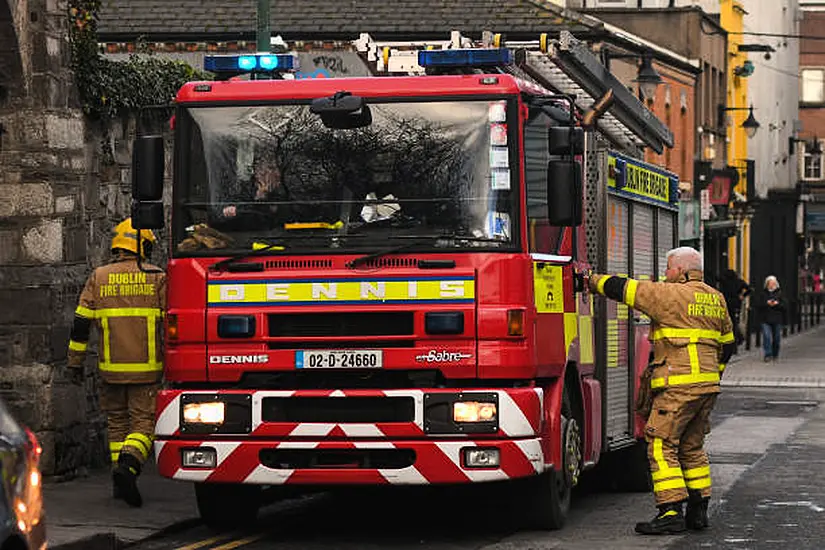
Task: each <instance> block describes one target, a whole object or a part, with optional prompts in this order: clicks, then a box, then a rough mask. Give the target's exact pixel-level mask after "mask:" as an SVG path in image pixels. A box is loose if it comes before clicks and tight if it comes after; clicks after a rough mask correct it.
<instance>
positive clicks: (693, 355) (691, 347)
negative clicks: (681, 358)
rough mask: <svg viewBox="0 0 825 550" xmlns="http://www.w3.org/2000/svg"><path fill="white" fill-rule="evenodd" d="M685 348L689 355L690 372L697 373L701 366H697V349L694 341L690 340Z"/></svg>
mask: <svg viewBox="0 0 825 550" xmlns="http://www.w3.org/2000/svg"><path fill="white" fill-rule="evenodd" d="M687 349H688V357H690V374H699V373H700V372H701V371H702V368H701V367H700V366H699V350H697V349H696V342H694V341H691V342H690V344H688V346H687Z"/></svg>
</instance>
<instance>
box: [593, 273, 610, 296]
mask: <svg viewBox="0 0 825 550" xmlns="http://www.w3.org/2000/svg"><path fill="white" fill-rule="evenodd" d="M609 278H610V277H609V276H607V275H605V276H603V277H602V278H601V279H599V282H598V283H596V292H598V293H599V294H602V295H604V284H605V283H606V282H607V280H608V279H609Z"/></svg>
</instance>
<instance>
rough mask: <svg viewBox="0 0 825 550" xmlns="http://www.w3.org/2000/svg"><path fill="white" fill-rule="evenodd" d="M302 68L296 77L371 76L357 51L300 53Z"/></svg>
mask: <svg viewBox="0 0 825 550" xmlns="http://www.w3.org/2000/svg"><path fill="white" fill-rule="evenodd" d="M298 58H299V60H300V65H299V67H300V70H299V71H298V72H296V73H295V78H296V79H305V78H346V77H357V76H369V72H368V71H367V67H366V66H365V65H364V62H363V61H362V60H361V58H360V57H359V56H358V54H357V53H355V52H303V53H299V54H298Z"/></svg>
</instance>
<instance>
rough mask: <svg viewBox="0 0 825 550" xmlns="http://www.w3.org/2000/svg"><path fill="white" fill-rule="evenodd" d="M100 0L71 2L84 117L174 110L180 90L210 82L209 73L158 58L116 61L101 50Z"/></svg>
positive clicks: (73, 52) (73, 61) (76, 73)
mask: <svg viewBox="0 0 825 550" xmlns="http://www.w3.org/2000/svg"><path fill="white" fill-rule="evenodd" d="M99 10H100V0H69V3H68V15H69V23H70V31H69V39H70V42H71V66H72V70H73V71H74V77H75V82H76V84H77V88H78V92H79V94H80V102H81V106H82V108H83V111H84V112H85V113H86V114H87V115H89V116H91V117H93V118H96V119H100V120H107V119H111V118H113V117H116V116H121V115H126V114H132V113H137V112H140V111H141V110H143V109H146V108H149V107H159V106H167V105H171V104H172V101H173V100H174V98H175V94H177V91H178V89H179V88H180V87H181V86H182V85H183V84H184V83H186V82H188V81H191V80H210V79H211V77H210V76H209V74H208V73H204V72H202V71H198V70H196V69H194V68H192V67H191V66H190V65H188V64H186V63H184V62H182V61H175V60H170V59H164V58H160V57H156V56H154V55H148V54H146V55H137V54H134V55H131V56H129V58H128V59H127V60H125V61H112V60H110V59H106V58H105V57H103V56H102V55H101V54H100V52H99V50H98V40H97V21H98V11H99Z"/></svg>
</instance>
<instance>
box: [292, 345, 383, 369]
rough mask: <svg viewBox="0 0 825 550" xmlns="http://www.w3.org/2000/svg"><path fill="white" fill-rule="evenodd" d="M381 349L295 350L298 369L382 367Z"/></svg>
mask: <svg viewBox="0 0 825 550" xmlns="http://www.w3.org/2000/svg"><path fill="white" fill-rule="evenodd" d="M383 356H384V354H383V352H382V351H381V350H358V349H345V350H324V351H315V350H302V351H296V352H295V368H296V369H380V368H381V366H382V363H383Z"/></svg>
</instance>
